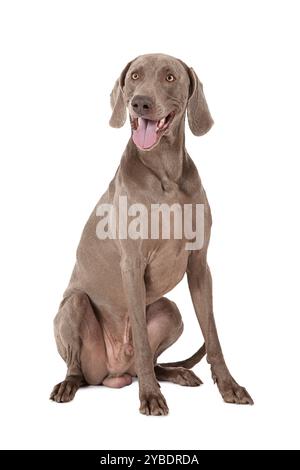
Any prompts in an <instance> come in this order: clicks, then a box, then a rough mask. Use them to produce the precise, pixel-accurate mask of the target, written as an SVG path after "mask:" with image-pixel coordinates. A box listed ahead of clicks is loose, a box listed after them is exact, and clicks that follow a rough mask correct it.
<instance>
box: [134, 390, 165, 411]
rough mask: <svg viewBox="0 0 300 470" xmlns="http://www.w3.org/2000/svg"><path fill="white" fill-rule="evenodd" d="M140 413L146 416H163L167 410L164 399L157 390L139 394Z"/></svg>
mask: <svg viewBox="0 0 300 470" xmlns="http://www.w3.org/2000/svg"><path fill="white" fill-rule="evenodd" d="M140 400H141V406H140V413H142V414H143V415H147V416H150V415H152V416H165V415H167V414H168V413H169V408H168V405H167V402H166V400H165V397H164V396H163V395H162V393H161V392H160V391H159V390H158V391H156V392H152V393H151V392H150V393H144V394H141V398H140Z"/></svg>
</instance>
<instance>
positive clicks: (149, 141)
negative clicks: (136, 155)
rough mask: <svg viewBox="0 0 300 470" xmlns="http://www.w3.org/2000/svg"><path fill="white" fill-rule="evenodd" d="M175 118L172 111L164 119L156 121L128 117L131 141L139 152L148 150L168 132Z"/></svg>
mask: <svg viewBox="0 0 300 470" xmlns="http://www.w3.org/2000/svg"><path fill="white" fill-rule="evenodd" d="M174 116H175V111H172V112H171V113H170V114H168V115H167V116H166V117H164V118H162V119H159V120H158V121H155V120H152V119H146V118H143V117H138V118H134V117H132V116H130V122H131V129H132V140H133V142H134V143H135V145H136V146H137V147H138V148H139V149H141V150H150V149H152V148H153V147H154V146H155V145H156V144H158V142H159V140H160V138H161V137H162V135H163V134H165V132H166V131H167V130H168V128H169V126H170V124H171V122H172V121H173V119H174Z"/></svg>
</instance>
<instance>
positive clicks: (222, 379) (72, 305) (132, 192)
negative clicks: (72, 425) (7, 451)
mask: <svg viewBox="0 0 300 470" xmlns="http://www.w3.org/2000/svg"><path fill="white" fill-rule="evenodd" d="M111 105H112V116H111V119H110V125H111V126H112V127H116V128H119V127H121V126H123V125H124V123H125V121H126V116H127V109H128V111H129V117H130V122H131V138H130V139H129V142H128V144H127V147H126V149H125V152H124V154H123V157H122V159H121V163H120V166H119V168H118V170H117V172H116V175H115V177H114V179H113V180H112V182H111V183H110V185H109V188H108V189H107V191H106V193H105V194H104V195H103V196H102V198H101V199H100V201H99V203H98V204H97V206H96V208H95V210H94V211H93V213H92V215H91V216H90V218H89V220H88V222H87V224H86V226H85V228H84V231H83V234H82V237H81V241H80V244H79V247H78V250H77V262H76V264H75V267H74V270H73V273H72V276H71V280H70V283H69V286H68V288H67V290H66V291H65V293H64V297H63V300H62V302H61V304H60V308H59V311H58V314H57V315H56V317H55V320H54V327H55V338H56V342H57V347H58V351H59V353H60V355H61V356H62V358H63V359H64V360H65V362H66V364H67V375H66V378H65V380H64V381H63V382H61V383H59V384H58V385H56V386H55V387H54V389H53V391H52V394H51V397H50V398H51V399H53V400H55V401H56V402H60V403H61V402H68V401H70V400H72V399H73V398H74V395H75V393H76V391H77V390H78V388H79V387H80V386H83V385H87V384H91V385H100V384H103V385H105V386H107V387H115V388H119V387H123V386H126V385H129V384H131V382H132V377H136V376H137V377H138V383H139V398H140V412H141V413H143V414H146V415H166V414H167V413H168V406H167V403H166V400H165V398H164V396H163V395H162V393H161V390H160V386H159V384H158V381H169V382H173V383H176V384H180V385H187V386H197V385H200V384H201V383H202V382H201V380H200V379H199V378H198V377H197V376H196V375H195V374H194V372H192V371H191V370H190V369H191V368H192V367H193V366H194V365H195V364H196V363H197V362H199V361H200V359H201V358H202V357H203V356H204V355H205V354H207V361H208V363H209V364H210V365H211V371H212V377H213V380H214V381H215V382H216V383H217V386H218V388H219V391H220V393H221V395H222V397H223V399H224V400H225V401H226V402H228V403H240V404H253V401H252V399H251V397H250V395H249V394H248V392H247V391H246V389H245V388H243V387H241V386H240V385H238V384H237V382H236V381H235V380H234V379H233V377H232V376H231V374H230V372H229V370H228V368H227V365H226V363H225V360H224V357H223V354H222V350H221V346H220V342H219V339H218V335H217V330H216V325H215V320H214V316H213V305H212V281H211V275H210V270H209V267H208V265H207V261H206V256H207V248H208V244H209V238H210V229H211V213H210V208H209V204H208V201H207V198H206V193H205V191H204V188H203V186H202V183H201V180H200V177H199V175H198V172H197V169H196V166H195V164H194V163H193V161H192V159H191V158H190V156H189V155H188V153H187V151H186V148H185V139H184V129H185V115H186V112H187V118H188V123H189V127H190V129H191V131H192V133H193V134H194V135H196V136H200V135H203V134H205V133H206V132H208V131H209V129H210V128H211V126H212V124H213V120H212V118H211V115H210V112H209V109H208V106H207V103H206V99H205V96H204V93H203V87H202V84H201V82H200V81H199V79H198V77H197V75H196V73H195V72H194V70H193V69H191V68H189V67H188V66H186V65H185V64H184V63H183V62H182V61H181V60H178V59H176V58H173V57H170V56H168V55H163V54H147V55H143V56H139V57H137V58H136V59H134V60H133V61H131V62H129V64H127V66H126V67H125V68H124V70H123V72H122V73H121V75H120V78H119V79H118V80H117V82H116V84H115V86H114V89H113V91H112V93H111ZM125 196H126V197H127V203H128V206H130V205H133V204H143V205H144V207H146V208H147V209H149V211H150V213H151V210H152V209H151V207H152V204H157V203H159V204H167V205H169V206H170V205H172V204H174V203H176V204H177V205H178V204H179V205H180V207H181V206H183V205H185V204H190V205H196V204H199V205H202V207H204V210H203V214H204V216H203V219H204V224H203V227H204V228H203V233H204V235H203V243H202V245H201V247H200V248H199V249H186V241H187V239H186V237H182V238H181V239H180V238H176V237H170V238H169V239H167V238H163V237H162V236H161V234H160V235H159V237H156V238H155V239H153V238H151V237H149V238H145V237H128V236H127V237H126V236H120V234H119V235H118V236H117V237H115V238H113V237H110V236H107V237H106V238H105V237H102V238H101V237H99V236H98V235H97V224H98V223H99V220H100V219H99V213H98V212H97V208H98V207H99V206H100V205H103V204H105V207H107V205H108V204H109V205H110V206H112V207H113V208H115V210H116V211H117V213H118V215H119V216H120V212H121V209H120V200H121V199H120V198H121V197H125ZM192 217H194V215H192ZM118 220H119V222H118V223H119V225H120V219H118ZM193 222H194V221H193ZM196 229H197V228H196ZM197 230H198V229H197ZM119 233H120V232H119ZM185 273H187V279H188V285H189V289H190V293H191V297H192V301H193V305H194V309H195V312H196V315H197V319H198V322H199V324H200V327H201V330H202V333H203V336H204V341H205V343H204V345H203V346H202V347H201V348H200V349H199V350H198V351H197V352H196V353H195V354H194V355H193V356H192V357H190V358H189V359H187V360H186V361H180V362H175V363H168V364H158V363H157V358H158V356H159V355H160V354H161V353H162V352H163V351H164V350H166V349H167V348H168V347H169V346H171V345H172V344H173V343H174V342H175V341H176V340H177V339H178V338H179V336H180V335H181V333H182V331H183V323H182V319H181V315H180V312H179V310H178V307H177V306H176V304H175V303H174V302H172V301H170V300H168V299H167V298H166V297H164V295H165V294H166V293H167V292H169V291H170V290H171V289H173V287H175V286H176V285H177V284H178V283H179V282H180V281H181V279H182V278H183V276H184V274H185Z"/></svg>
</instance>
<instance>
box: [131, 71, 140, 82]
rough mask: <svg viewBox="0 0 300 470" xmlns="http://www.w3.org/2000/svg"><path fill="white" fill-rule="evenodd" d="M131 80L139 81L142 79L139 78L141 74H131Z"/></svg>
mask: <svg viewBox="0 0 300 470" xmlns="http://www.w3.org/2000/svg"><path fill="white" fill-rule="evenodd" d="M131 78H132V80H137V79H138V78H140V77H139V74H138V73H136V72H133V73H132V74H131Z"/></svg>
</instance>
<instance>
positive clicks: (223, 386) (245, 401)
mask: <svg viewBox="0 0 300 470" xmlns="http://www.w3.org/2000/svg"><path fill="white" fill-rule="evenodd" d="M217 385H218V388H219V390H220V393H221V395H222V398H223V400H224V401H225V402H226V403H235V404H237V405H253V404H254V401H253V400H252V398H251V396H250V395H249V393H248V392H247V390H246V389H245V388H244V387H241V386H240V385H239V384H238V383H236V381H235V380H234V379H231V380H228V381H225V382H223V383H222V382H221V383H218V381H217Z"/></svg>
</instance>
